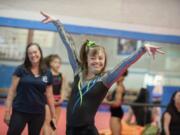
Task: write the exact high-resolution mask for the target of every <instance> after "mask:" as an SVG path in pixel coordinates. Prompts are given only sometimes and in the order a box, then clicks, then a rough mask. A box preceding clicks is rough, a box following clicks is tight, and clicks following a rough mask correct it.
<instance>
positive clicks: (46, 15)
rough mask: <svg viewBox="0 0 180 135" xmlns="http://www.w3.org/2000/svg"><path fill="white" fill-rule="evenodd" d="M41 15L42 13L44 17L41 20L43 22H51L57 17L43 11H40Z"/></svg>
mask: <svg viewBox="0 0 180 135" xmlns="http://www.w3.org/2000/svg"><path fill="white" fill-rule="evenodd" d="M40 13H41V15H43V16H44V17H45V19H43V20H42V22H43V23H50V22H53V21H56V20H57V19H55V18H53V17H52V16H50V15H48V14H47V13H45V12H42V11H41V12H40Z"/></svg>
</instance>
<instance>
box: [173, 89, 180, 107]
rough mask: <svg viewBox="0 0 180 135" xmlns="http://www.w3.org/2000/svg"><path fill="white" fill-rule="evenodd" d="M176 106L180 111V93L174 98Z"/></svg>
mask: <svg viewBox="0 0 180 135" xmlns="http://www.w3.org/2000/svg"><path fill="white" fill-rule="evenodd" d="M174 102H175V106H176V108H177V109H178V110H180V92H177V93H176V95H175V97H174Z"/></svg>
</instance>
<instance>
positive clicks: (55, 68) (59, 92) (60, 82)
mask: <svg viewBox="0 0 180 135" xmlns="http://www.w3.org/2000/svg"><path fill="white" fill-rule="evenodd" d="M45 63H46V65H47V67H48V68H50V70H51V72H52V75H53V83H52V85H53V95H54V105H55V112H56V122H57V123H58V119H59V117H60V112H61V107H60V104H61V103H62V102H63V99H64V91H63V90H64V77H63V75H62V73H61V72H60V71H59V70H60V66H61V58H60V57H59V56H58V55H57V54H51V55H49V56H47V57H46V58H45ZM50 121H51V115H50V110H49V107H48V106H46V117H45V122H44V128H43V134H44V135H55V134H57V130H53V129H52V128H51V127H50Z"/></svg>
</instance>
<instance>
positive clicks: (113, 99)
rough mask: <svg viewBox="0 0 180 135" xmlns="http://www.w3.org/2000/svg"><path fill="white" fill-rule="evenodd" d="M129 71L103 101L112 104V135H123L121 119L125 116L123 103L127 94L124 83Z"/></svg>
mask: <svg viewBox="0 0 180 135" xmlns="http://www.w3.org/2000/svg"><path fill="white" fill-rule="evenodd" d="M127 74H128V71H127V70H126V71H125V72H124V73H123V75H122V76H121V77H120V78H119V79H118V80H117V83H116V88H115V90H114V91H113V92H112V93H111V94H110V95H109V94H108V95H107V98H105V99H104V101H103V103H105V104H108V105H110V112H111V117H110V129H111V132H112V135H121V133H122V126H121V119H122V117H123V113H124V112H123V110H122V107H121V104H122V102H123V97H124V95H125V87H124V84H123V81H124V78H125V77H126V76H127Z"/></svg>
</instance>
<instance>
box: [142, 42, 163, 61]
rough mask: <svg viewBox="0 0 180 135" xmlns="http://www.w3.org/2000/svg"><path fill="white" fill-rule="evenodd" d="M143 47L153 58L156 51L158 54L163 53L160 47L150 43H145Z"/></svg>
mask: <svg viewBox="0 0 180 135" xmlns="http://www.w3.org/2000/svg"><path fill="white" fill-rule="evenodd" d="M145 49H146V51H147V53H148V54H149V55H152V56H153V59H154V58H155V55H156V54H157V53H160V54H165V52H163V51H161V50H160V49H161V47H157V46H154V45H150V44H146V45H145Z"/></svg>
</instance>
